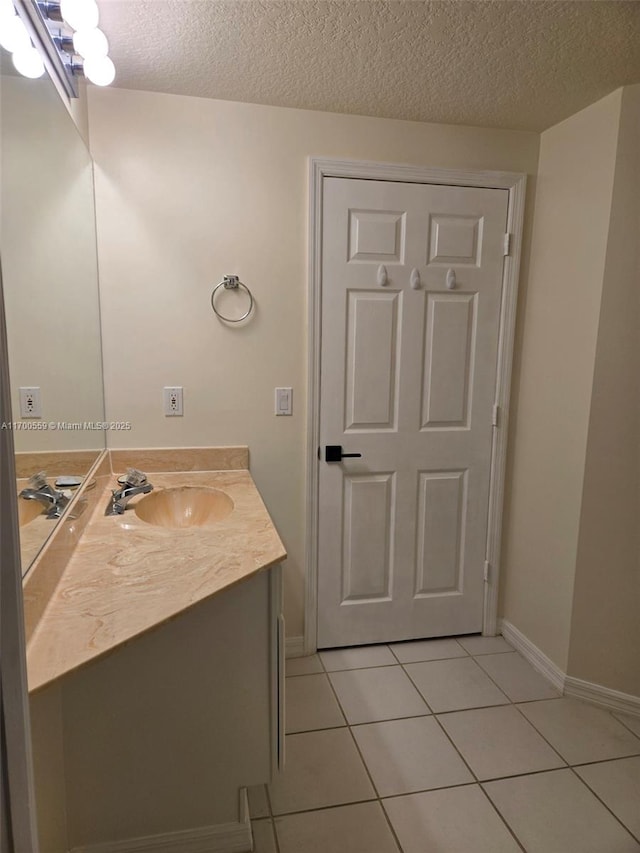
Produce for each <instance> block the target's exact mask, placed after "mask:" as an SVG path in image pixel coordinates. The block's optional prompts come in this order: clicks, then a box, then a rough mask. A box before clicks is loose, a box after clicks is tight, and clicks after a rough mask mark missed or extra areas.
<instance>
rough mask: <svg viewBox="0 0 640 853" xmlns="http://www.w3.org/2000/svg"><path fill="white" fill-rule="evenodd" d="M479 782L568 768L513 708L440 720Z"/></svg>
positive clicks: (480, 710)
mask: <svg viewBox="0 0 640 853" xmlns="http://www.w3.org/2000/svg"><path fill="white" fill-rule="evenodd" d="M438 719H439V720H440V722H441V723H442V725H443V726H444V728H445V730H446V732H447V734H448V735H449V737H450V738H451V740H452V741H453V742H454V743H455V745H456V747H457V748H458V749H459V750H460V752H461V754H462V756H463V758H464V759H465V761H466V762H467V763H468V764H469V766H470V767H471V769H472V770H473V772H474V773H475V774H476V776H477V777H478V779H499V778H500V777H502V776H514V775H516V774H518V773H535V772H536V771H539V770H551V769H552V768H554V767H565V766H566V765H565V762H564V761H563V760H562V759H561V758H560V756H559V755H557V753H555V752H554V751H553V750H552V749H551V747H550V746H549V745H548V744H547V743H545V741H544V740H543V739H542V738H541V737H540V735H539V734H538V733H537V732H536V730H535V729H534V728H533V726H532V725H530V724H529V723H528V722H527V721H526V720H525V719H524V717H523V716H522V714H520V713H519V712H518V709H517V708H514V707H513V705H508V706H502V707H499V708H481V709H479V710H476V711H458V712H456V713H455V714H443V715H442V716H441V717H438Z"/></svg>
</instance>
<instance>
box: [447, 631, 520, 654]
mask: <svg viewBox="0 0 640 853" xmlns="http://www.w3.org/2000/svg"><path fill="white" fill-rule="evenodd" d="M457 640H458V642H459V643H460V645H461V646H462V647H463V648H465V649H466V650H467V651H468V652H469V654H470V655H495V654H500V653H501V652H512V651H513V648H512V647H511V646H510V645H509V643H507V641H506V640H505V639H504V637H481V636H479V635H477V636H468V637H458V638H457Z"/></svg>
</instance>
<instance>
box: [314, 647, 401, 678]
mask: <svg viewBox="0 0 640 853" xmlns="http://www.w3.org/2000/svg"><path fill="white" fill-rule="evenodd" d="M319 654H320V658H321V660H322V663H323V664H324V668H325V669H326V670H327V672H337V671H338V670H341V669H362V668H364V667H370V666H393V665H394V664H397V660H396V659H395V658H394V656H393V655H392V654H391V652H390V651H389V649H388V647H387V646H354V647H353V648H350V649H330V650H329V651H327V652H320V653H319Z"/></svg>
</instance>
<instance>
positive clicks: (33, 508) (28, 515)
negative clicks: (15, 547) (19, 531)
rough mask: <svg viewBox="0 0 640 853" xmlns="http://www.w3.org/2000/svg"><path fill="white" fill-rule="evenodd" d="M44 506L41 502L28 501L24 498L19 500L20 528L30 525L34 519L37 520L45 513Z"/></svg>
mask: <svg viewBox="0 0 640 853" xmlns="http://www.w3.org/2000/svg"><path fill="white" fill-rule="evenodd" d="M43 511H44V510H43V506H42V504H41V503H40V502H39V501H27V500H25V499H24V498H20V497H19V498H18V520H19V522H20V527H24V526H25V524H29V522H30V521H33V519H34V518H37V517H38V516H39V515H42V513H43Z"/></svg>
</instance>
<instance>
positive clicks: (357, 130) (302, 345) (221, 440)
mask: <svg viewBox="0 0 640 853" xmlns="http://www.w3.org/2000/svg"><path fill="white" fill-rule="evenodd" d="M89 123H90V131H91V148H92V153H93V156H94V158H95V161H96V202H97V217H98V234H99V247H98V252H99V263H100V278H101V298H102V321H103V336H104V368H105V388H106V405H107V419H108V420H125V421H132V423H133V429H132V430H131V432H127V433H121V434H119V433H111V434H110V435H109V439H108V440H109V442H110V443H111V446H113V447H145V446H146V447H149V446H151V447H153V446H189V445H212V444H242V443H246V444H248V445H249V447H250V450H251V471H252V473H253V476H254V478H255V480H256V482H257V484H258V487H259V488H260V491H261V493H262V495H263V497H264V499H265V502H266V504H267V506H268V508H269V511H270V512H271V514H272V516H273V518H274V521H275V523H276V525H277V527H278V529H279V531H280V533H281V535H282V537H283V540H284V542H285V544H286V547H287V550H288V552H289V555H290V557H289V560H288V562H287V565H286V567H285V605H286V618H287V633H288V634H289V635H300V634H301V633H302V630H303V599H304V589H303V580H304V563H303V561H304V513H305V491H304V469H305V438H306V359H307V335H306V324H307V305H306V292H307V256H306V246H307V204H308V200H307V192H308V190H307V186H308V157H309V156H310V155H321V156H326V157H345V158H353V159H369V160H378V161H394V162H400V163H414V164H425V165H429V166H443V167H459V168H470V169H495V170H507V171H515V172H528V173H530V174H531V173H534V172H535V167H536V162H537V153H538V136H537V135H536V134H531V133H521V132H511V131H499V130H487V129H480V128H469V127H453V126H442V125H429V124H420V123H415V122H402V121H391V120H386V119H374V118H366V117H359V116H346V115H333V114H328V113H320V112H308V111H303V110H292V109H282V108H274V107H264V106H256V105H251V104H238V103H231V102H226V101H210V100H204V99H197V98H188V97H179V96H172V95H161V94H154V93H147V92H133V91H125V90H118V89H110V90H98V89H96V88H93V89H91V90H90V92H89ZM530 198H532V195H530ZM226 273H237V274H238V275H240V277H241V279H242V280H243V281H244V282H246V284H247V285H248V286H249V287H250V288H251V289H252V291H253V293H254V295H255V298H256V313H255V317H254V318H253V320H252V322H251V323H249V324H247V325H246V326H244V327H242V328H230V327H225V326H224V325H222V324H221V323H220V322H219V321H218V320H217V319H216V317H215V316H214V315H213V313H212V311H211V308H210V304H209V299H210V294H211V290H212V288H213V286H214V285H215V284H217V283H218V282H219V281H220V280H221V279H222V277H223V275H224V274H226ZM165 385H182V386H184V389H185V390H184V405H185V415H184V417H183V418H165V417H164V416H163V414H162V388H163V386H165ZM279 385H283V386H289V385H290V386H292V387H293V388H294V416H293V417H291V418H282V417H279V418H276V417H274V415H273V405H274V402H273V393H274V392H273V389H274V387H276V386H279Z"/></svg>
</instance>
